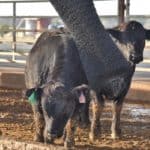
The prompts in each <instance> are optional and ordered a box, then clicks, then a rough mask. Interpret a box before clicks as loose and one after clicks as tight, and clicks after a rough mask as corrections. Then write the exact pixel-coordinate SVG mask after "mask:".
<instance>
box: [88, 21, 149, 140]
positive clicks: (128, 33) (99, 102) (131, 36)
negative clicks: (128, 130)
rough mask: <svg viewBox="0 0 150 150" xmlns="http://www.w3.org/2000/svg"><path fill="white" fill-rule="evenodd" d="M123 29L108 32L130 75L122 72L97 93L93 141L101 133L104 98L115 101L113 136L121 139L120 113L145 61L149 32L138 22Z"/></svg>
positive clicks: (91, 137) (92, 128) (92, 131)
mask: <svg viewBox="0 0 150 150" xmlns="http://www.w3.org/2000/svg"><path fill="white" fill-rule="evenodd" d="M123 27H124V29H122V28H121V29H120V30H117V29H108V30H107V32H109V33H110V36H111V38H112V39H113V41H114V42H115V43H116V45H117V46H118V48H119V49H120V51H121V52H122V54H123V56H124V57H125V58H126V60H127V62H128V63H129V66H130V73H125V72H122V75H119V76H118V77H117V78H114V79H111V80H108V81H107V82H105V83H103V88H102V89H101V92H100V93H95V96H94V99H95V102H94V103H93V105H94V106H92V108H93V109H92V110H93V119H92V125H91V133H90V139H91V140H92V141H93V140H94V137H95V136H96V135H97V134H99V133H100V115H101V112H102V110H103V106H104V98H107V99H110V100H112V101H113V108H112V112H113V117H112V126H111V131H112V134H111V136H112V138H113V139H115V138H118V137H120V135H121V129H120V113H121V110H122V104H123V99H124V97H125V95H126V94H127V92H128V90H129V87H130V83H131V79H132V76H133V74H134V72H135V67H136V64H138V63H139V62H141V61H142V60H143V50H144V47H145V40H146V39H150V38H149V37H148V35H149V34H148V32H149V31H148V30H146V29H144V27H143V26H142V25H141V24H140V23H139V22H137V21H130V22H129V23H127V24H124V26H123ZM121 30H122V31H121ZM118 63H119V62H118ZM124 83H125V84H124Z"/></svg>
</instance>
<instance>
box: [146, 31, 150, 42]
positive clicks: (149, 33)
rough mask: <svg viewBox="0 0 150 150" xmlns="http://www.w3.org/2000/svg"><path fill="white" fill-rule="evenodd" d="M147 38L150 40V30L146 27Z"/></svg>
mask: <svg viewBox="0 0 150 150" xmlns="http://www.w3.org/2000/svg"><path fill="white" fill-rule="evenodd" d="M145 35H146V40H150V30H146V29H145Z"/></svg>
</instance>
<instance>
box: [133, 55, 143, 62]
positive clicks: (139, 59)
mask: <svg viewBox="0 0 150 150" xmlns="http://www.w3.org/2000/svg"><path fill="white" fill-rule="evenodd" d="M130 60H131V61H132V62H133V63H134V64H138V63H140V62H141V61H143V56H136V55H130Z"/></svg>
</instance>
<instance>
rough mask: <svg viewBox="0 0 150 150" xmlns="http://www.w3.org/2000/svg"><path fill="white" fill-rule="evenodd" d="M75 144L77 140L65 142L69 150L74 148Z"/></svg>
mask: <svg viewBox="0 0 150 150" xmlns="http://www.w3.org/2000/svg"><path fill="white" fill-rule="evenodd" d="M74 146H75V142H74V141H73V142H70V141H65V142H64V147H65V149H67V150H70V149H74Z"/></svg>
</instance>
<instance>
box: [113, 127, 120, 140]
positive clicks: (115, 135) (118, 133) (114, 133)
mask: <svg viewBox="0 0 150 150" xmlns="http://www.w3.org/2000/svg"><path fill="white" fill-rule="evenodd" d="M111 138H112V139H114V140H115V139H120V138H121V129H118V130H117V131H116V132H115V131H114V132H112V134H111Z"/></svg>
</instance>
